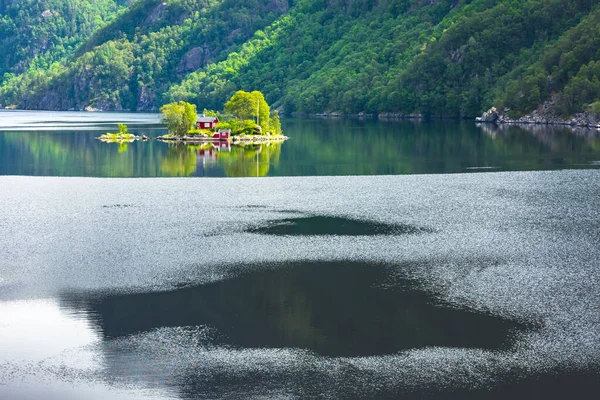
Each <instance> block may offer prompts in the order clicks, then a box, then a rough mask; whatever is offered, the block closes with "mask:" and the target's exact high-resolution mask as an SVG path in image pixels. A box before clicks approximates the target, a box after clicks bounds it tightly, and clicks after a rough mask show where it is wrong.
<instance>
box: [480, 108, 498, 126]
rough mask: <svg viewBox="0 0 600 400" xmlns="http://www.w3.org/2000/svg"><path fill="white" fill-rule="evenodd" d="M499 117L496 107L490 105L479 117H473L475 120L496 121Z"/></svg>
mask: <svg viewBox="0 0 600 400" xmlns="http://www.w3.org/2000/svg"><path fill="white" fill-rule="evenodd" d="M499 119H500V114H498V110H496V107H492V108H490V109H489V110H487V111H486V112H484V113H483V114H482V115H481V117H477V118H475V120H476V121H477V122H494V123H496V122H498V120H499Z"/></svg>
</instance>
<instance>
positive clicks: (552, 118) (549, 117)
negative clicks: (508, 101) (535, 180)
mask: <svg viewBox="0 0 600 400" xmlns="http://www.w3.org/2000/svg"><path fill="white" fill-rule="evenodd" d="M475 122H479V123H491V124H496V125H504V124H507V125H556V126H570V127H580V128H588V129H599V130H600V115H598V114H593V113H589V112H582V113H578V114H574V115H572V116H571V117H568V118H567V119H564V118H562V117H559V116H557V115H554V114H553V113H551V112H548V111H542V112H540V111H538V110H536V111H534V112H533V113H531V114H528V115H524V116H522V117H521V118H518V119H512V118H510V117H508V116H507V115H506V114H505V112H504V113H503V112H499V111H498V110H497V109H496V107H492V108H490V109H489V110H488V111H486V112H484V113H483V114H482V115H481V117H477V118H475Z"/></svg>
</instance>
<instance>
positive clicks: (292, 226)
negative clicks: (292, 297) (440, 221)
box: [246, 215, 433, 236]
mask: <svg viewBox="0 0 600 400" xmlns="http://www.w3.org/2000/svg"><path fill="white" fill-rule="evenodd" d="M246 232H250V233H259V234H263V235H278V236H288V235H292V236H295V235H302V236H304V235H306V236H308V235H317V236H324V235H345V236H372V235H403V234H418V233H431V232H433V230H431V229H428V228H423V227H419V226H414V225H408V224H386V223H382V222H375V221H366V220H357V219H351V218H345V217H334V216H322V215H316V216H307V217H295V218H286V219H278V220H272V221H268V222H267V223H266V224H265V225H263V226H255V227H251V228H248V229H247V230H246Z"/></svg>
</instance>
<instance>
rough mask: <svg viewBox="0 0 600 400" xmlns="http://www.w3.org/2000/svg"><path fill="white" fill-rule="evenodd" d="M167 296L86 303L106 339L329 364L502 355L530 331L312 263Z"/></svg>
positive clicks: (368, 273) (381, 276) (360, 271)
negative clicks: (205, 335)
mask: <svg viewBox="0 0 600 400" xmlns="http://www.w3.org/2000/svg"><path fill="white" fill-rule="evenodd" d="M272 267H273V268H272V269H269V270H261V271H259V272H253V273H247V274H243V275H241V276H238V277H236V278H233V279H228V280H224V281H219V282H214V283H209V284H205V285H201V286H195V287H187V288H179V289H176V290H173V291H169V292H159V293H145V294H129V295H109V296H104V297H100V298H97V299H94V300H88V301H87V303H88V306H87V307H89V308H90V312H92V314H95V316H96V317H95V318H94V319H96V320H97V321H98V323H99V325H100V327H101V330H102V332H103V335H104V336H105V337H107V338H116V337H121V336H126V335H131V334H136V333H140V332H147V331H150V330H153V329H156V328H161V327H179V326H198V325H205V326H212V327H214V328H216V329H217V330H218V331H219V332H220V333H221V334H222V337H223V338H224V339H223V341H222V342H221V343H211V344H218V345H227V346H234V347H241V348H265V347H266V348H302V349H309V350H312V351H314V352H316V353H319V354H322V355H325V356H332V357H346V356H348V357H352V356H371V355H383V354H393V353H397V352H399V351H403V350H407V349H414V348H424V347H429V346H445V347H465V348H483V349H505V348H508V347H510V345H511V340H512V339H511V337H512V335H513V334H514V333H515V332H517V331H518V330H520V329H526V328H529V327H527V326H525V325H524V324H521V323H518V322H515V321H510V320H507V319H503V318H499V317H495V316H491V315H487V314H483V313H478V312H475V311H473V310H467V309H455V308H450V307H449V306H447V305H445V304H441V303H440V302H439V301H438V300H436V298H435V296H434V295H432V294H430V293H427V292H424V291H422V290H419V289H418V287H417V286H416V284H415V283H414V282H411V281H409V280H405V281H403V282H398V285H397V286H395V287H394V288H382V287H381V283H382V282H383V281H385V280H386V277H387V275H388V271H387V268H386V266H385V265H380V264H360V263H356V262H305V263H291V264H285V265H275V266H272Z"/></svg>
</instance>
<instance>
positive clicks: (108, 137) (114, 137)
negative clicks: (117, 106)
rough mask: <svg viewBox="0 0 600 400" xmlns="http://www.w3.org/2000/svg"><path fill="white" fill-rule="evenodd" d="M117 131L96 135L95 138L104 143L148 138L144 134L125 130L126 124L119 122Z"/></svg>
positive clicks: (127, 141)
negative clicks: (139, 134) (140, 134)
mask: <svg viewBox="0 0 600 400" xmlns="http://www.w3.org/2000/svg"><path fill="white" fill-rule="evenodd" d="M118 126H119V132H117V133H105V134H103V135H100V136H98V137H97V138H96V139H98V140H101V141H103V142H106V143H132V142H135V141H136V140H148V137H147V136H146V135H142V136H138V135H134V134H133V133H129V132H128V131H127V125H125V124H119V125H118Z"/></svg>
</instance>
